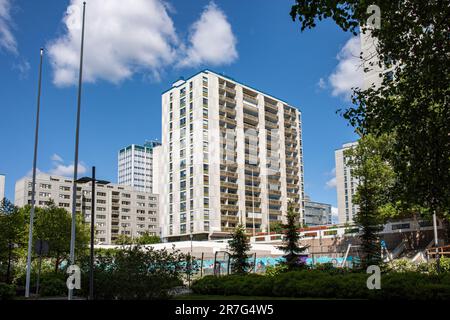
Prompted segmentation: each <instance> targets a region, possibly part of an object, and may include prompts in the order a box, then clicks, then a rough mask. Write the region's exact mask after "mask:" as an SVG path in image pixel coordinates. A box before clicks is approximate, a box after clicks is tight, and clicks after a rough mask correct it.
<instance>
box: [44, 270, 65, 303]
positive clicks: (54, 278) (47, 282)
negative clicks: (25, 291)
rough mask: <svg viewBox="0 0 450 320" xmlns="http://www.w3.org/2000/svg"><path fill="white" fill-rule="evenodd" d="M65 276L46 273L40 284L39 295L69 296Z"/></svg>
mask: <svg viewBox="0 0 450 320" xmlns="http://www.w3.org/2000/svg"><path fill="white" fill-rule="evenodd" d="M67 290H68V289H67V285H66V278H65V274H63V273H57V274H56V273H52V272H49V273H44V274H41V279H40V284H39V295H41V296H44V297H51V296H62V295H65V294H67Z"/></svg>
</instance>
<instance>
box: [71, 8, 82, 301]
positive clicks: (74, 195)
mask: <svg viewBox="0 0 450 320" xmlns="http://www.w3.org/2000/svg"><path fill="white" fill-rule="evenodd" d="M85 13H86V2H83V24H82V28H81V50H80V73H79V78H78V103H77V126H76V133H75V161H74V164H73V166H74V168H73V186H72V228H71V237H70V264H71V265H74V264H75V222H76V210H77V174H78V144H79V135H80V106H81V86H82V78H83V49H84V20H85ZM72 296H73V289H69V295H68V299H69V300H72Z"/></svg>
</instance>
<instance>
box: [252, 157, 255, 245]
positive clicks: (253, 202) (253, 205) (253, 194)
mask: <svg viewBox="0 0 450 320" xmlns="http://www.w3.org/2000/svg"><path fill="white" fill-rule="evenodd" d="M252 211H253V237H254V236H255V192H254V182H253V166H252Z"/></svg>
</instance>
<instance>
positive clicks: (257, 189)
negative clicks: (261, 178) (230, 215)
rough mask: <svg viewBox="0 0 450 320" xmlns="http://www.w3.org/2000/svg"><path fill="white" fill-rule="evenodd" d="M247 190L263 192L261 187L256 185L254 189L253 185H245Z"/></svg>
mask: <svg viewBox="0 0 450 320" xmlns="http://www.w3.org/2000/svg"><path fill="white" fill-rule="evenodd" d="M252 190H253V191H252ZM245 192H254V193H259V192H261V188H260V187H256V186H254V187H253V189H252V186H245Z"/></svg>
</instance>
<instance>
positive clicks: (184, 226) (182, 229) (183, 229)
mask: <svg viewBox="0 0 450 320" xmlns="http://www.w3.org/2000/svg"><path fill="white" fill-rule="evenodd" d="M180 233H181V234H184V233H186V224H180Z"/></svg>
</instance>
